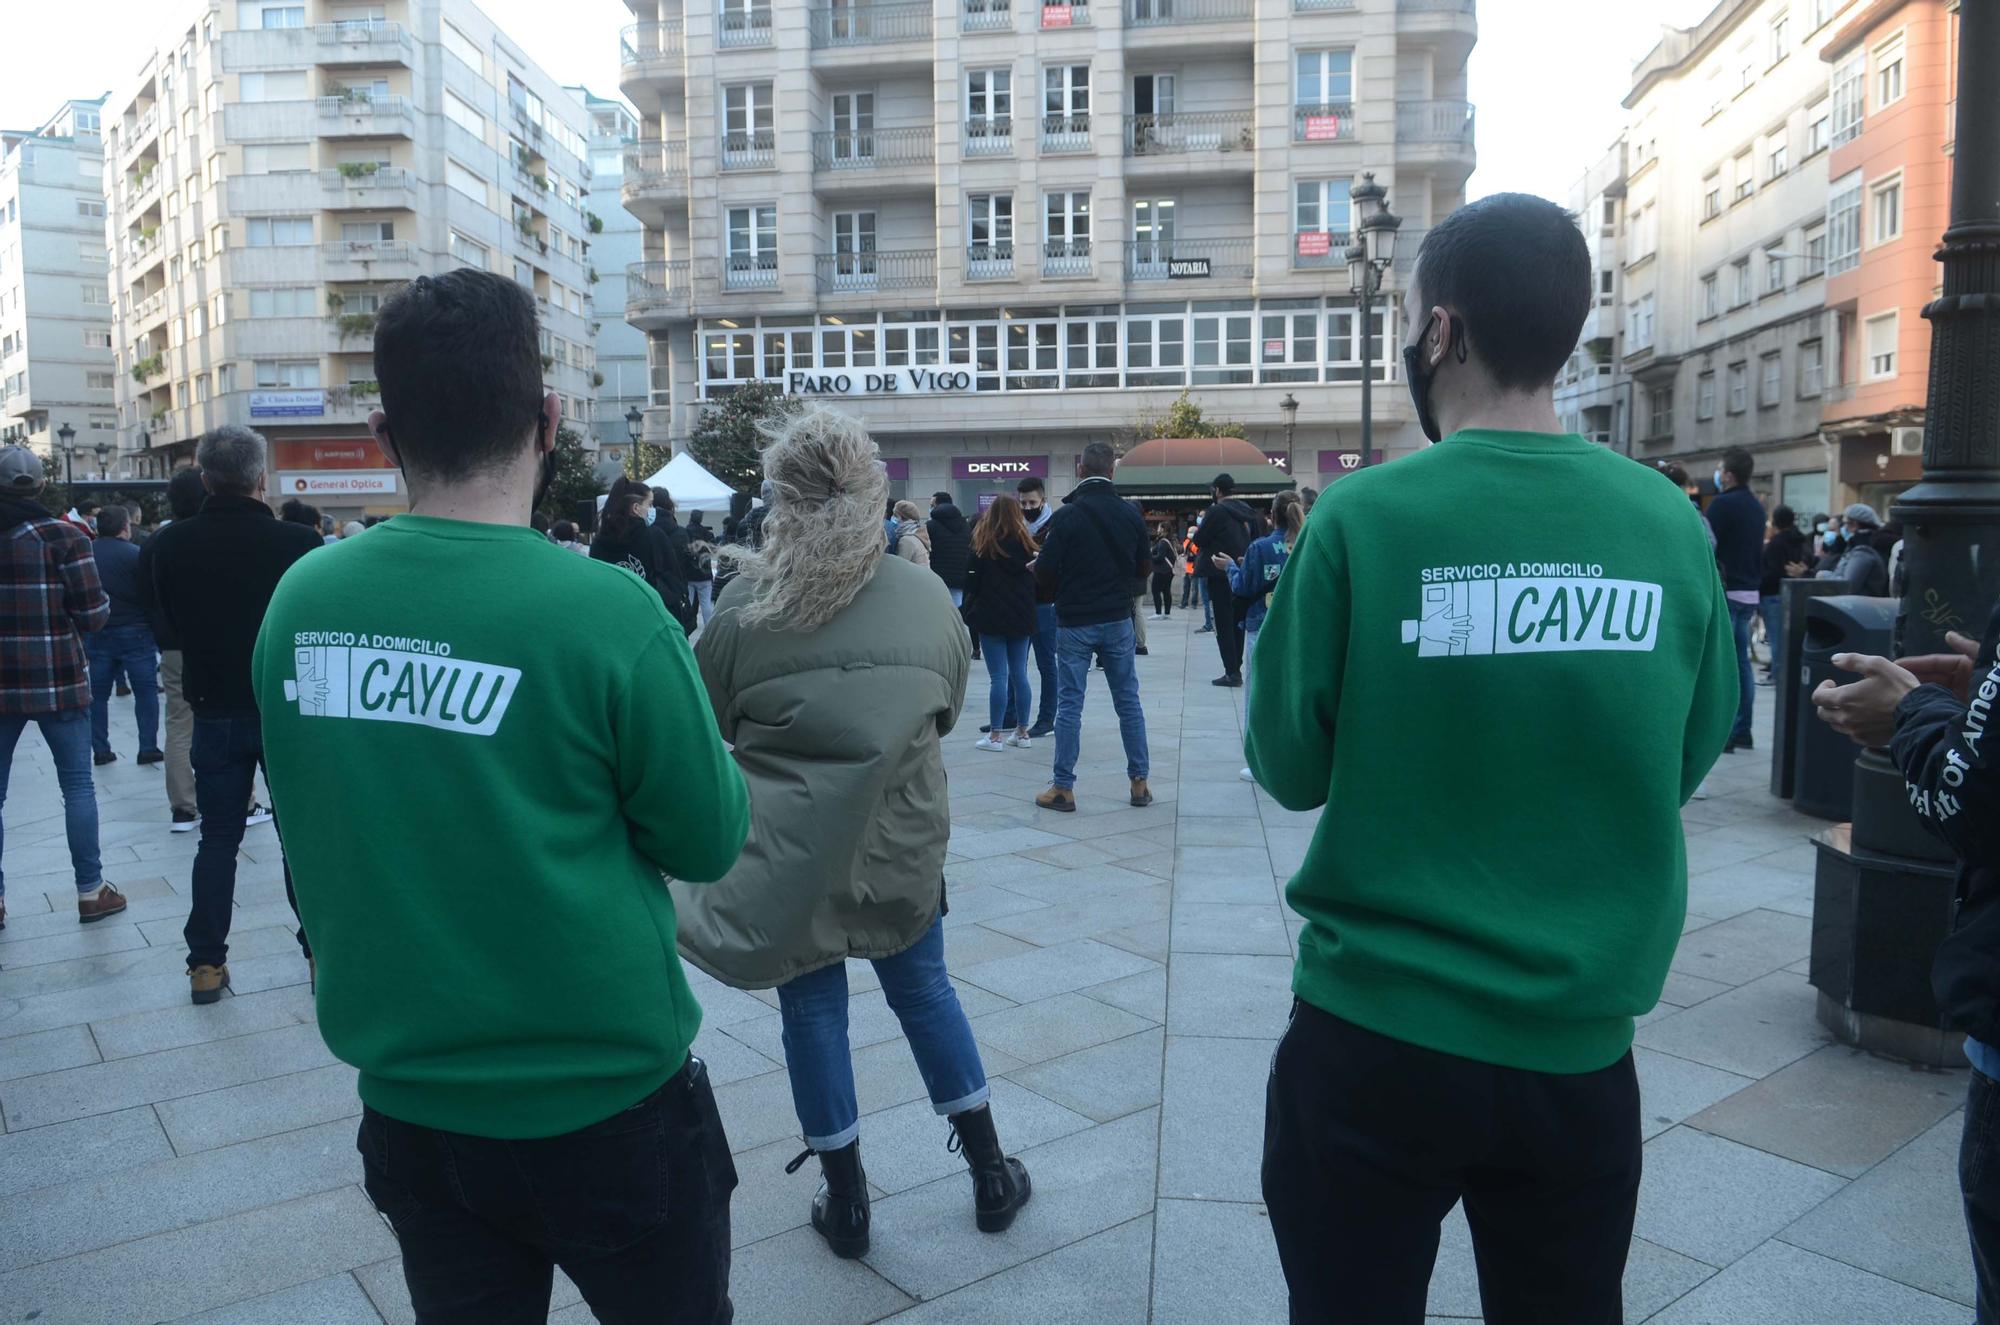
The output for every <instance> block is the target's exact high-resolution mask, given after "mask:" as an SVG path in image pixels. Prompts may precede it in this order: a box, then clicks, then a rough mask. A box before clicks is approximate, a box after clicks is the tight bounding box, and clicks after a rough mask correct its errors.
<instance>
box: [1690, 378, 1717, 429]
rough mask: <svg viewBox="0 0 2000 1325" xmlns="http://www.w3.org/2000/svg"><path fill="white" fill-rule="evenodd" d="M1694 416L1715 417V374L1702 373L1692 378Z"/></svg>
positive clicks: (1702, 418)
mask: <svg viewBox="0 0 2000 1325" xmlns="http://www.w3.org/2000/svg"><path fill="white" fill-rule="evenodd" d="M1694 416H1695V418H1696V419H1698V420H1706V419H1712V418H1714V417H1715V374H1714V373H1702V374H1701V375H1700V376H1698V377H1696V378H1695V379H1694Z"/></svg>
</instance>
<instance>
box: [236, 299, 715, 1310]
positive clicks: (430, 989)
mask: <svg viewBox="0 0 2000 1325" xmlns="http://www.w3.org/2000/svg"><path fill="white" fill-rule="evenodd" d="M375 370H376V377H377V380H378V381H379V382H380V383H381V390H382V408H381V410H379V411H377V412H376V413H375V414H374V415H373V417H372V418H371V419H370V425H371V427H372V428H373V429H374V432H375V436H376V439H377V440H378V442H379V443H380V444H381V446H382V449H383V452H384V454H386V455H387V456H388V457H389V459H390V460H391V461H392V462H393V463H394V464H396V465H397V466H398V467H399V468H401V470H402V471H403V474H404V477H405V479H406V481H407V482H408V484H409V493H410V499H411V513H410V514H408V515H399V516H397V517H396V518H395V519H394V520H391V521H389V522H388V523H386V524H382V525H378V526H377V527H376V528H374V529H371V530H369V531H368V532H367V533H366V534H364V535H362V536H361V537H359V538H351V539H348V540H346V541H345V542H342V543H339V544H337V545H335V546H333V547H328V548H325V549H322V550H321V551H319V552H315V553H314V554H313V555H312V556H310V557H308V558H306V559H305V560H303V561H301V562H299V563H298V565H296V566H294V567H293V568H292V570H291V571H289V572H287V574H286V576H285V578H284V580H283V581H282V582H281V583H280V584H279V586H278V589H277V593H276V595H275V596H274V597H273V598H272V600H271V607H270V611H269V612H268V613H267V614H266V616H265V618H264V626H263V631H262V634H261V635H260V636H259V638H258V642H257V651H256V656H255V660H254V664H253V676H254V682H255V686H256V690H257V699H258V706H259V709H260V711H261V713H262V714H263V723H264V726H263V732H264V750H265V758H266V760H267V761H268V766H269V778H270V783H271V790H272V794H273V796H274V798H275V801H276V808H277V812H278V816H279V820H280V822H281V823H282V824H283V826H284V832H285V842H286V846H287V848H288V855H289V857H290V859H291V861H292V868H293V874H294V883H295V887H296V890H297V894H298V909H299V915H300V918H301V920H302V922H303V924H304V926H305V930H306V932H307V933H308V934H309V935H311V938H312V947H313V953H314V956H315V957H316V958H317V961H318V970H317V976H318V1011H319V1024H320V1031H321V1033H322V1034H323V1035H324V1036H325V1037H326V1042H327V1045H328V1047H329V1048H331V1049H332V1050H333V1051H334V1052H335V1053H336V1054H338V1055H339V1056H340V1058H341V1059H342V1060H344V1061H346V1062H348V1063H351V1064H353V1065H354V1066H355V1067H356V1068H358V1069H359V1070H360V1090H361V1098H362V1102H363V1104H364V1106H365V1108H364V1111H363V1114H362V1121H361V1133H360V1139H359V1145H360V1150H361V1156H362V1163H363V1170H364V1175H365V1179H366V1184H367V1189H368V1194H369V1196H370V1197H371V1198H372V1199H373V1200H374V1202H375V1204H376V1206H377V1208H379V1209H380V1210H381V1212H382V1213H383V1215H384V1216H385V1217H386V1218H387V1219H388V1221H389V1223H390V1224H391V1225H392V1226H393V1227H394V1229H395V1231H396V1236H397V1238H398V1239H399V1240H400V1241H401V1243H402V1248H403V1271H404V1275H405V1277H406V1278H407V1279H408V1281H409V1288H410V1298H411V1301H412V1302H413V1303H414V1304H415V1306H416V1313H417V1319H418V1320H419V1321H422V1322H425V1325H432V1323H433V1322H447V1321H449V1322H459V1321H463V1322H475V1321H476V1322H490V1321H526V1320H536V1321H539V1320H541V1319H542V1318H543V1317H544V1316H545V1315H546V1314H547V1312H548V1306H549V1291H550V1284H551V1279H552V1275H553V1269H552V1267H553V1266H556V1265H560V1266H562V1268H563V1270H564V1271H565V1272H566V1273H567V1274H568V1275H569V1277H570V1278H571V1279H573V1280H574V1281H575V1282H576V1285H577V1287H578V1288H579V1289H581V1290H582V1292H583V1296H584V1298H585V1300H586V1301H587V1302H588V1303H589V1304H590V1307H591V1309H592V1310H593V1311H594V1312H595V1313H596V1316H597V1319H598V1320H600V1321H604V1322H640V1321H644V1322H648V1325H652V1323H654V1322H660V1321H672V1322H684V1323H686V1325H694V1323H695V1322H701V1323H702V1325H709V1323H710V1322H720V1321H727V1320H728V1319H729V1318H730V1303H729V1196H730V1192H731V1191H732V1190H733V1189H734V1187H735V1185H736V1171H735V1168H734V1166H733V1165H732V1164H731V1162H730V1157H729V1145H728V1142H727V1140H726V1139H725V1138H724V1136H723V1131H722V1123H721V1120H720V1119H719V1118H718V1117H717V1116H716V1111H715V1097H714V1095H713V1093H712V1092H711V1090H710V1088H709V1082H708V1077H707V1073H706V1071H705V1070H704V1068H703V1066H702V1063H701V1061H700V1060H699V1059H697V1058H694V1057H692V1056H691V1055H690V1054H689V1052H688V1048H689V1045H690V1044H692V1043H693V1041H694V1037H695V1031H696V1029H697V1028H698V1027H699V1026H700V1025H701V1009H700V1007H699V1006H698V1005H697V1004H696V1003H695V1000H694V997H693V994H692V993H691V991H690V990H689V988H688V984H687V980H686V978H685V976H684V975H683V974H682V971H681V964H680V959H679V957H678V955H677V954H676V951H675V925H674V907H673V903H672V901H671V900H670V899H669V895H668V892H667V887H666V883H665V881H664V880H663V879H662V877H661V876H662V874H663V873H665V874H669V875H672V876H674V877H676V878H681V879H687V880H692V881H695V882H704V881H711V880H714V879H718V878H720V877H721V876H722V875H723V874H724V873H726V872H727V871H728V869H729V867H730V866H731V865H732V864H733V863H734V862H735V860H736V856H737V853H738V852H739V851H740V850H741V849H742V845H743V839H744V836H745V834H746V832H747V831H748V827H749V809H748V801H747V798H746V795H745V792H744V787H743V780H742V777H741V775H739V774H738V773H737V771H736V766H735V764H734V762H733V761H732V760H731V759H730V757H729V755H728V752H727V751H726V750H725V749H724V747H723V745H722V742H721V740H720V738H719V737H718V736H717V735H716V725H715V718H714V716H713V715H712V714H711V713H710V711H709V707H708V702H707V699H706V697H705V695H704V693H703V690H702V683H701V678H700V675H699V673H698V672H697V671H696V669H695V666H694V660H693V655H692V654H691V653H690V651H689V649H688V644H687V639H686V637H685V635H684V634H683V633H682V631H681V629H680V627H679V626H678V625H676V624H675V623H674V621H673V620H672V619H671V618H670V617H669V616H668V615H667V613H666V611H665V609H664V608H662V606H661V605H660V598H659V595H658V594H656V593H654V592H653V590H652V588H651V587H650V586H648V585H646V584H645V583H643V582H642V581H640V580H639V579H638V578H637V577H635V576H634V575H632V574H631V573H630V572H628V571H624V570H620V569H618V568H616V567H613V566H610V565H607V564H604V563H602V562H594V561H590V560H588V559H586V558H583V557H576V556H572V555H571V554H570V553H568V552H566V551H564V550H563V549H562V548H559V547H557V546H556V545H555V544H553V543H550V542H549V541H548V540H547V539H545V538H543V537H542V536H541V535H540V534H538V533H536V532H535V531H534V530H533V529H531V528H529V526H528V516H529V511H530V510H531V508H532V507H533V506H534V505H535V504H536V503H537V502H538V500H539V498H540V496H541V494H542V492H543V491H544V490H545V488H546V486H547V483H548V481H549V476H550V475H551V473H552V472H553V470H552V468H551V465H552V460H553V443H554V439H555V434H556V426H557V423H558V422H559V419H560V415H559V406H558V402H557V397H556V396H555V395H554V394H553V393H545V392H544V390H543V387H542V365H541V359H540V350H539V346H538V344H537V338H536V325H535V310H534V305H533V303H532V302H531V301H530V299H529V296H528V293H527V291H525V290H523V289H522V288H521V287H520V286H518V285H516V284H514V283H513V282H512V281H509V280H505V279H502V278H501V277H498V276H494V275H490V274H488V273H486V272H483V271H474V270H458V271H453V272H450V273H448V274H446V275H443V276H438V277H420V278H418V279H417V280H416V281H414V282H412V283H411V284H410V285H409V286H408V287H406V288H405V289H403V290H402V291H400V292H398V293H397V294H396V295H394V296H393V297H391V298H390V299H389V300H387V301H386V302H384V304H383V305H382V310H381V313H380V316H379V317H378V319H377V322H376V328H375Z"/></svg>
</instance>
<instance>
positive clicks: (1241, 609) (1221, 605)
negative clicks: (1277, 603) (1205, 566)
mask: <svg viewBox="0 0 2000 1325" xmlns="http://www.w3.org/2000/svg"><path fill="white" fill-rule="evenodd" d="M1208 597H1209V600H1210V601H1211V602H1213V603H1214V604H1215V648H1216V651H1217V652H1218V653H1220V654H1221V655H1222V670H1223V673H1224V674H1225V675H1227V676H1241V675H1243V621H1244V618H1245V617H1247V616H1249V614H1250V604H1249V603H1248V602H1246V601H1244V600H1243V599H1241V598H1238V597H1237V596H1236V591H1235V590H1234V589H1231V588H1230V587H1229V577H1228V576H1227V575H1211V576H1209V577H1208Z"/></svg>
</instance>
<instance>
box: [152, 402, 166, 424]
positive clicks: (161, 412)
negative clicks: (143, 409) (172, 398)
mask: <svg viewBox="0 0 2000 1325" xmlns="http://www.w3.org/2000/svg"><path fill="white" fill-rule="evenodd" d="M166 417H167V407H166V406H165V405H162V406H160V407H159V408H158V409H156V410H154V411H153V422H155V423H158V422H160V421H161V420H163V419H165V418H166Z"/></svg>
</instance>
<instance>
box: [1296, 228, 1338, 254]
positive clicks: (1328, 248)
mask: <svg viewBox="0 0 2000 1325" xmlns="http://www.w3.org/2000/svg"><path fill="white" fill-rule="evenodd" d="M1331 252H1333V236H1332V235H1330V234H1328V233H1327V232H1326V231H1324V230H1301V231H1299V256H1300V257H1302V258H1323V257H1325V256H1326V255H1327V254H1329V253H1331Z"/></svg>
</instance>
